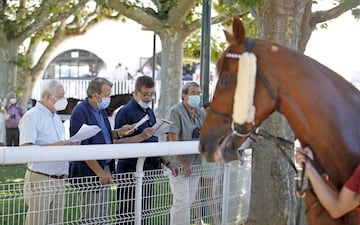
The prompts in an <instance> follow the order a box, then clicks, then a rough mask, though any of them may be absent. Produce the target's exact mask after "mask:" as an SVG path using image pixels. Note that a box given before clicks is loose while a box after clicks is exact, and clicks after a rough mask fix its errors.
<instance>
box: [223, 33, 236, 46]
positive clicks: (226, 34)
mask: <svg viewBox="0 0 360 225" xmlns="http://www.w3.org/2000/svg"><path fill="white" fill-rule="evenodd" d="M223 31H224V34H225V38H226V41H227V42H228V43H233V42H234V41H235V39H234V36H233V35H232V34H230V33H229V31H227V30H223Z"/></svg>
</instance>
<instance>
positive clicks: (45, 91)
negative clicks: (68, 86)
mask: <svg viewBox="0 0 360 225" xmlns="http://www.w3.org/2000/svg"><path fill="white" fill-rule="evenodd" d="M59 86H60V87H61V86H62V84H61V83H60V82H59V81H57V80H45V81H44V82H43V83H42V86H41V98H44V97H46V96H47V95H49V94H51V95H54V94H55V92H56V90H57V88H58V87H59Z"/></svg>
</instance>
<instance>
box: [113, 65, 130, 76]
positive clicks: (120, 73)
mask: <svg viewBox="0 0 360 225" xmlns="http://www.w3.org/2000/svg"><path fill="white" fill-rule="evenodd" d="M112 77H113V80H127V79H128V73H127V71H126V70H125V69H124V68H122V67H121V63H118V64H117V65H116V67H115V70H114V71H113V72H112Z"/></svg>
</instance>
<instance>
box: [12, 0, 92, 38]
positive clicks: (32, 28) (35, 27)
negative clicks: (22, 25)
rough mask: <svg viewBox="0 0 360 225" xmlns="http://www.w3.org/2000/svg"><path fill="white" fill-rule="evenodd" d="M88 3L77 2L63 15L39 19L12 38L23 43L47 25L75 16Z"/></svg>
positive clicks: (80, 0) (83, 0) (86, 0)
mask: <svg viewBox="0 0 360 225" xmlns="http://www.w3.org/2000/svg"><path fill="white" fill-rule="evenodd" d="M88 1H89V0H79V2H78V3H77V4H76V5H75V6H74V7H73V8H70V9H68V10H67V11H65V12H63V13H60V14H58V15H56V16H53V17H49V16H48V15H46V16H44V17H42V18H39V22H38V23H32V24H31V25H30V26H28V27H27V28H26V29H25V30H24V31H22V32H21V33H20V34H18V35H17V36H15V37H14V38H15V39H18V41H20V42H23V41H24V40H25V39H26V38H27V37H29V36H30V35H31V34H33V33H35V32H36V31H38V30H40V29H41V28H43V27H45V26H47V25H50V24H53V23H55V22H59V21H62V20H65V19H67V18H68V17H69V16H71V15H73V14H75V12H77V11H78V10H80V9H81V8H83V7H84V6H85V4H86V3H87V2H88ZM28 19H29V18H28Z"/></svg>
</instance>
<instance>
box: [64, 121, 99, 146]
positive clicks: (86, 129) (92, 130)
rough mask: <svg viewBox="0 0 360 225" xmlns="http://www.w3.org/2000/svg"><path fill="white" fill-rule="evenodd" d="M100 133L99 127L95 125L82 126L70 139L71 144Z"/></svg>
mask: <svg viewBox="0 0 360 225" xmlns="http://www.w3.org/2000/svg"><path fill="white" fill-rule="evenodd" d="M100 131H101V129H100V127H99V126H97V125H87V124H83V125H82V126H81V128H80V129H79V131H78V132H77V133H76V134H74V135H73V136H72V137H70V141H71V142H77V141H82V140H85V139H88V138H91V137H93V136H95V135H96V134H97V133H99V132H100Z"/></svg>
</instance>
